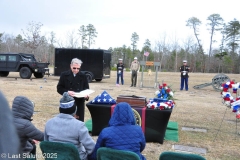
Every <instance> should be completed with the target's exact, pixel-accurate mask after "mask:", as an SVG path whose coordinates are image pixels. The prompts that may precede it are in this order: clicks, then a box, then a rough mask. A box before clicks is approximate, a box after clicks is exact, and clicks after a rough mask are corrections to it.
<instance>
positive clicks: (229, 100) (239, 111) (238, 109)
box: [221, 81, 240, 119]
mask: <svg viewBox="0 0 240 160" xmlns="http://www.w3.org/2000/svg"><path fill="white" fill-rule="evenodd" d="M239 88H240V84H239V83H235V82H234V81H228V82H226V83H223V84H222V92H221V95H222V98H223V103H224V104H225V105H226V106H227V107H228V108H231V109H232V112H234V113H236V118H237V119H240V96H238V94H237V92H238V89H239ZM230 89H232V93H233V94H236V95H235V98H234V97H233V96H232V94H231V93H230Z"/></svg>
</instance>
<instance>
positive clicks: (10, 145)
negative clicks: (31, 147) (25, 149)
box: [0, 91, 21, 160]
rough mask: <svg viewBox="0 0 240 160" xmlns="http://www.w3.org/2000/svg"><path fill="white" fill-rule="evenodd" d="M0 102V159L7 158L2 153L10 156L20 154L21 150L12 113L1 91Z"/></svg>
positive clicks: (18, 159)
mask: <svg viewBox="0 0 240 160" xmlns="http://www.w3.org/2000/svg"><path fill="white" fill-rule="evenodd" d="M0 102H1V103H0V135H1V136H0V153H1V158H0V159H2V160H4V159H9V158H8V156H4V153H8V155H10V156H11V155H18V154H21V151H20V141H19V138H18V135H17V131H16V128H15V125H14V123H13V116H12V113H11V110H10V108H9V105H8V102H7V100H6V98H5V97H4V95H3V94H2V92H1V91H0ZM16 159H17V160H20V159H21V158H14V160H16Z"/></svg>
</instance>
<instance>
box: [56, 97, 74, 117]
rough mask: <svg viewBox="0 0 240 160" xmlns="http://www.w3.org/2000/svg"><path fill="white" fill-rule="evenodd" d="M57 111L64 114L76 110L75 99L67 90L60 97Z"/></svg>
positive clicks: (72, 112)
mask: <svg viewBox="0 0 240 160" xmlns="http://www.w3.org/2000/svg"><path fill="white" fill-rule="evenodd" d="M59 112H60V113H65V114H74V113H75V112H76V104H75V100H74V98H73V97H71V96H70V95H69V94H68V93H67V92H64V93H63V97H62V98H61V99H60V106H59Z"/></svg>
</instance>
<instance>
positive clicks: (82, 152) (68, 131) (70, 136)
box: [44, 92, 95, 160]
mask: <svg viewBox="0 0 240 160" xmlns="http://www.w3.org/2000/svg"><path fill="white" fill-rule="evenodd" d="M75 111H76V105H75V100H74V98H73V97H72V96H70V95H69V94H68V92H64V93H63V97H62V98H61V99H60V106H59V112H60V114H58V115H56V116H55V117H53V118H51V119H50V120H48V121H47V123H46V125H45V132H44V140H45V141H54V142H63V143H72V144H74V145H75V146H76V147H77V149H78V152H79V157H80V159H81V160H87V159H88V158H87V157H88V156H89V155H90V154H91V153H92V152H93V150H94V147H95V142H94V140H93V139H92V137H91V136H90V135H89V133H88V129H87V127H86V126H85V123H84V122H82V121H79V120H77V119H76V118H74V117H73V114H74V112H75Z"/></svg>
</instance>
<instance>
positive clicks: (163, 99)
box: [147, 83, 175, 110]
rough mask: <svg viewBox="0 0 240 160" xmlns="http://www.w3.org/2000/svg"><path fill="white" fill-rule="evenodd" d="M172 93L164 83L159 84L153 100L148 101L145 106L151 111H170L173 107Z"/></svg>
mask: <svg viewBox="0 0 240 160" xmlns="http://www.w3.org/2000/svg"><path fill="white" fill-rule="evenodd" d="M173 95H174V94H173V91H172V89H171V87H169V86H167V84H166V83H163V84H162V85H160V84H159V90H157V91H156V92H155V98H153V99H149V102H148V104H147V107H148V108H151V109H160V110H164V109H172V108H173V107H174V105H175V102H174V98H173Z"/></svg>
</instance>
